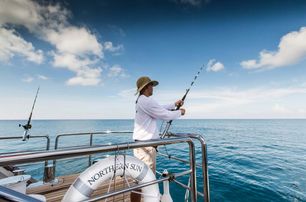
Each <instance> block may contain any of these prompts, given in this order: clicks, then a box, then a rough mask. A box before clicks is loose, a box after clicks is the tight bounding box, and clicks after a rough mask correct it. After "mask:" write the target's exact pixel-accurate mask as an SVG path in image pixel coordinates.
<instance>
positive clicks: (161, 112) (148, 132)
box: [133, 95, 181, 140]
mask: <svg viewBox="0 0 306 202" xmlns="http://www.w3.org/2000/svg"><path fill="white" fill-rule="evenodd" d="M174 108H175V105H174V104H170V105H165V106H161V105H159V104H158V103H157V102H156V101H155V100H154V99H153V98H151V97H147V96H144V95H141V96H139V98H138V101H137V103H136V115H135V122H134V133H133V139H134V140H152V139H159V138H160V137H159V131H158V129H157V120H158V119H161V120H164V121H169V120H173V119H177V118H179V117H180V116H181V111H180V110H177V111H169V110H170V109H174Z"/></svg>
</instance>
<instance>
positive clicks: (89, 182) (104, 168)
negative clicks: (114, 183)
mask: <svg viewBox="0 0 306 202" xmlns="http://www.w3.org/2000/svg"><path fill="white" fill-rule="evenodd" d="M115 160H116V161H115ZM114 162H116V163H115V164H114ZM115 170H116V172H115V174H116V176H122V175H123V174H125V175H127V176H129V177H131V178H133V179H135V180H137V181H138V183H139V184H143V183H146V182H150V181H153V180H155V179H156V177H155V175H154V173H153V172H152V170H151V169H150V168H149V167H148V166H147V165H146V164H145V163H144V162H142V161H141V160H139V159H138V158H136V157H133V156H125V155H118V156H110V157H108V158H105V159H102V160H100V161H98V162H97V163H95V164H94V165H92V166H91V167H89V168H87V169H86V170H85V171H84V172H82V173H81V174H80V176H79V177H78V178H77V179H76V180H75V181H74V182H73V184H72V185H71V186H70V187H69V189H68V191H67V192H66V194H65V196H64V198H63V200H62V201H63V202H71V201H76V202H77V201H83V200H87V199H89V198H90V196H91V195H92V193H93V192H94V191H95V190H96V189H97V188H98V187H99V186H100V185H102V184H103V183H105V182H108V181H109V180H111V179H112V177H113V176H114V171H115ZM141 190H142V193H143V197H144V198H143V199H144V202H159V201H160V193H159V188H158V184H157V183H156V184H153V185H150V186H146V187H143V188H142V189H141Z"/></svg>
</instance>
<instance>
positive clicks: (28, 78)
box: [22, 76, 34, 83]
mask: <svg viewBox="0 0 306 202" xmlns="http://www.w3.org/2000/svg"><path fill="white" fill-rule="evenodd" d="M33 80H34V79H33V77H31V76H27V77H26V78H24V79H22V81H23V82H26V83H31V82H32V81H33Z"/></svg>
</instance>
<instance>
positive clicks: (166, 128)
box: [161, 64, 205, 139]
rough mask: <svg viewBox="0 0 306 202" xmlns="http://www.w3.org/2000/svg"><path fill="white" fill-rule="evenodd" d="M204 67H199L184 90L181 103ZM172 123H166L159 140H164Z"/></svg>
mask: <svg viewBox="0 0 306 202" xmlns="http://www.w3.org/2000/svg"><path fill="white" fill-rule="evenodd" d="M204 66H205V65H204V64H203V65H202V66H201V68H200V70H199V71H198V73H197V74H196V75H195V76H194V78H193V80H192V82H191V84H190V87H189V88H188V89H187V90H186V93H185V94H184V96H183V97H182V99H181V100H182V101H184V100H185V99H186V97H187V95H188V93H189V91H190V89H191V87H192V86H193V84H194V83H195V81H196V80H197V78H198V77H199V75H200V73H201V72H202V70H203V68H204ZM180 107H181V105H178V106H176V108H175V110H179V109H180ZM172 121H173V120H170V121H168V122H167V125H166V127H165V129H164V131H163V133H162V134H161V139H163V138H165V136H166V135H167V134H168V130H169V128H170V126H171V124H172Z"/></svg>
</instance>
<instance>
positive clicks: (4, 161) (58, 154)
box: [0, 137, 197, 202]
mask: <svg viewBox="0 0 306 202" xmlns="http://www.w3.org/2000/svg"><path fill="white" fill-rule="evenodd" d="M184 142H185V143H188V145H189V166H190V170H189V171H186V172H182V173H178V174H176V177H178V176H182V175H183V174H189V175H190V182H191V183H190V190H191V200H192V201H195V202H196V201H197V188H196V167H195V147H194V143H193V141H192V140H191V139H190V138H187V137H183V138H169V139H162V140H156V141H143V142H131V143H123V144H117V145H103V146H93V147H88V148H78V149H66V150H56V151H47V152H33V153H26V154H23V155H22V154H18V155H7V156H5V157H2V158H1V159H0V166H3V165H8V164H22V163H25V162H27V163H30V162H39V161H46V160H53V159H64V158H71V157H77V156H84V155H90V154H95V153H101V152H111V151H120V150H126V149H135V148H139V147H148V146H160V145H170V144H177V143H184ZM174 176H175V175H174ZM168 179H169V178H167V177H166V178H162V179H159V180H154V181H152V182H149V183H147V184H143V185H137V186H134V187H131V188H128V189H126V190H120V191H115V192H112V193H108V194H107V196H101V197H97V198H94V199H91V201H97V200H100V199H102V198H105V197H111V196H115V195H118V194H120V193H124V192H128V191H131V190H134V189H137V188H141V187H142V186H148V185H151V184H154V183H159V182H162V181H165V180H168Z"/></svg>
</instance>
